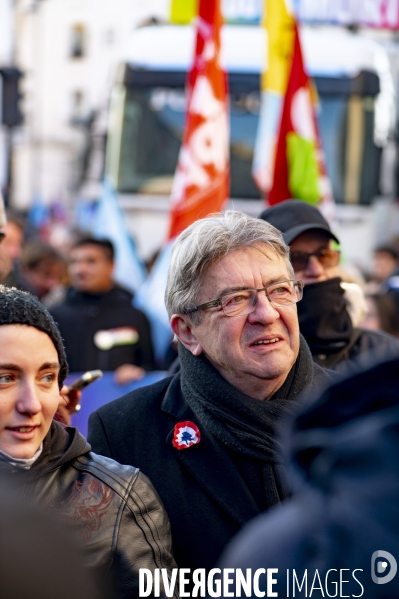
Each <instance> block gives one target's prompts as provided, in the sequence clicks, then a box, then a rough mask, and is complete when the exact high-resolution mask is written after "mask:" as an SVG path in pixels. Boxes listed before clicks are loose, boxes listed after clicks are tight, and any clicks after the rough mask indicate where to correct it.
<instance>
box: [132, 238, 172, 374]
mask: <svg viewBox="0 0 399 599" xmlns="http://www.w3.org/2000/svg"><path fill="white" fill-rule="evenodd" d="M173 241H174V240H172V241H170V242H169V243H168V244H167V245H166V246H165V247H164V248H163V249H162V250H161V252H160V254H159V256H158V258H157V259H156V261H155V264H154V266H153V267H152V270H151V272H150V274H149V276H148V277H147V279H146V280H145V282H144V283H143V285H141V287H140V289H139V290H138V292H137V294H136V295H135V298H134V305H135V306H136V308H139V309H140V310H142V311H143V312H145V314H146V315H147V317H148V319H149V321H150V323H151V332H152V345H153V348H154V353H155V359H156V360H157V362H158V363H162V362H163V360H164V359H165V354H166V351H167V349H168V347H169V345H170V343H171V341H172V337H173V332H172V329H171V327H170V323H169V317H168V313H167V311H166V307H165V299H164V298H165V289H166V281H167V278H168V269H169V263H170V256H171V253H172V246H173Z"/></svg>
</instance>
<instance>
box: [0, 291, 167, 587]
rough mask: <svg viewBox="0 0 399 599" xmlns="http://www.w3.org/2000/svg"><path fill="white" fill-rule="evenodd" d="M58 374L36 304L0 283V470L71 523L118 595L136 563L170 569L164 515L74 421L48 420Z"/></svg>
mask: <svg viewBox="0 0 399 599" xmlns="http://www.w3.org/2000/svg"><path fill="white" fill-rule="evenodd" d="M67 372H68V365H67V360H66V355H65V350H64V346H63V343H62V339H61V335H60V333H59V331H58V329H57V326H56V324H55V322H54V320H53V318H52V317H51V315H50V314H49V312H47V310H46V308H45V307H44V306H43V304H41V303H40V302H39V300H38V299H37V298H36V297H34V296H32V295H30V294H29V293H26V292H23V291H19V290H17V289H15V288H7V287H5V286H3V285H1V286H0V475H2V476H4V477H5V478H8V479H9V481H10V483H13V484H14V486H16V487H17V491H18V494H20V495H21V497H23V499H24V501H25V500H28V499H32V500H34V501H37V502H39V503H40V504H41V505H42V506H45V507H46V509H47V510H49V511H51V512H53V513H54V515H57V516H58V517H59V518H60V519H61V520H62V521H64V522H66V523H67V524H68V525H69V527H70V528H71V529H72V530H75V532H76V533H77V536H78V537H79V539H80V541H81V544H82V546H83V550H84V554H85V559H86V562H85V563H86V565H87V567H88V569H89V570H91V571H97V570H100V571H102V572H108V573H110V574H111V576H112V577H114V578H115V582H116V586H117V596H118V598H122V597H124V598H128V597H129V598H131V597H135V596H138V595H139V568H143V567H145V568H149V569H150V570H152V571H154V570H155V569H156V568H166V569H167V571H168V572H169V573H171V569H172V568H173V567H174V560H173V558H172V555H171V536H170V527H169V521H168V518H167V515H166V512H165V510H164V508H163V506H162V504H161V502H160V499H159V497H158V495H157V494H156V492H155V490H154V488H153V486H152V484H151V483H150V481H149V480H148V479H147V478H146V477H145V476H144V475H143V474H142V473H141V472H140V471H139V470H138V469H137V468H134V467H133V466H122V465H120V464H118V462H115V461H114V460H111V459H108V458H103V457H101V456H97V455H95V454H94V453H92V452H91V451H90V450H91V448H90V445H89V444H88V443H87V441H86V439H85V438H84V437H83V436H82V435H81V434H80V433H79V431H78V430H77V429H76V428H73V427H64V426H63V425H62V424H60V423H59V422H56V421H55V420H54V419H53V417H54V415H55V413H56V410H57V407H58V404H59V402H60V400H61V398H62V396H63V392H64V389H63V383H64V380H65V377H66V375H67ZM2 480H4V479H2ZM55 594H56V593H55Z"/></svg>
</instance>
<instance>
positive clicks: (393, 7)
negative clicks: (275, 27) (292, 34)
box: [294, 0, 399, 29]
mask: <svg viewBox="0 0 399 599" xmlns="http://www.w3.org/2000/svg"><path fill="white" fill-rule="evenodd" d="M294 4H295V9H296V14H297V16H298V18H299V20H300V21H313V22H315V21H318V22H323V23H326V22H328V23H337V24H340V25H352V24H353V25H363V26H369V27H379V28H384V29H397V28H399V0H295V2H294Z"/></svg>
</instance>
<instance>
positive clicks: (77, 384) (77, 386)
mask: <svg viewBox="0 0 399 599" xmlns="http://www.w3.org/2000/svg"><path fill="white" fill-rule="evenodd" d="M102 375H103V371H102V370H88V371H87V372H85V373H84V374H82V376H80V377H79V378H78V379H76V381H74V382H73V383H71V384H70V385H68V387H69V389H74V390H76V391H81V390H82V389H84V388H85V387H87V385H91V383H94V381H97V380H98V379H100V378H101V377H102Z"/></svg>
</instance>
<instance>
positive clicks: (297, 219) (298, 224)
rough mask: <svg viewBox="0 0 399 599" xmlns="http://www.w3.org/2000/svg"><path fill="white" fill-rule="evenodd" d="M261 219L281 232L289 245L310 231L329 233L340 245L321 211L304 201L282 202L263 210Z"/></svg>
mask: <svg viewBox="0 0 399 599" xmlns="http://www.w3.org/2000/svg"><path fill="white" fill-rule="evenodd" d="M259 218H261V219H262V220H265V221H266V222H268V223H269V224H271V225H273V227H276V229H278V230H279V231H281V233H282V234H283V238H284V241H285V243H286V244H287V245H289V244H290V243H291V242H292V241H294V239H295V238H296V237H298V235H300V234H301V233H304V232H305V231H310V230H316V231H324V232H325V233H328V235H329V237H330V239H334V241H336V242H337V243H339V240H338V239H337V238H336V237H335V235H334V233H332V232H331V229H330V225H329V224H328V222H327V221H326V219H325V218H324V216H323V215H322V213H321V212H320V210H318V209H317V208H315V207H314V206H311V205H310V204H308V203H307V202H303V201H302V200H286V201H284V202H280V203H279V204H276V205H275V206H272V207H271V208H266V210H263V212H261V214H260V215H259Z"/></svg>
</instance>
